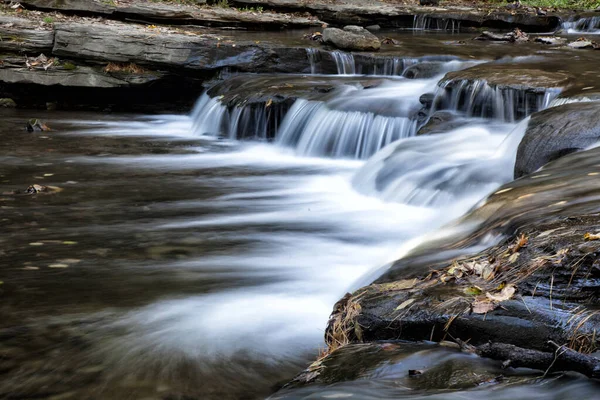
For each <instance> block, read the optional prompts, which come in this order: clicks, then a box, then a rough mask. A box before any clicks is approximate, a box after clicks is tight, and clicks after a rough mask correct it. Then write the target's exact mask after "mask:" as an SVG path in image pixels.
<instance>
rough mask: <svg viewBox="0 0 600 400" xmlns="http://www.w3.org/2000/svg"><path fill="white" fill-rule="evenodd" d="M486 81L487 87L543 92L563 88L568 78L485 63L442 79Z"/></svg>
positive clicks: (549, 72)
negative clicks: (548, 89)
mask: <svg viewBox="0 0 600 400" xmlns="http://www.w3.org/2000/svg"><path fill="white" fill-rule="evenodd" d="M481 80H483V81H486V82H487V84H488V85H490V86H494V87H498V88H503V89H505V88H509V89H517V90H527V91H530V92H543V91H545V89H547V88H560V87H565V86H566V85H567V84H568V83H569V81H570V78H569V76H568V75H567V74H566V73H562V72H554V71H545V70H543V69H539V68H534V67H529V66H519V65H507V64H501V63H498V64H496V63H486V64H481V65H477V66H474V67H471V68H467V69H463V70H460V71H454V72H449V73H447V74H446V76H445V77H444V81H445V82H457V83H458V82H459V81H469V82H475V81H481Z"/></svg>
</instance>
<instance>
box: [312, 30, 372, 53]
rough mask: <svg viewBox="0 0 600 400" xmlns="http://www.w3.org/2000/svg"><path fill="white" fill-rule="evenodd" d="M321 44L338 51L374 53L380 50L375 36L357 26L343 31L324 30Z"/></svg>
mask: <svg viewBox="0 0 600 400" xmlns="http://www.w3.org/2000/svg"><path fill="white" fill-rule="evenodd" d="M323 42H324V43H327V44H331V45H333V46H335V47H337V48H338V49H342V50H350V51H374V50H379V49H380V48H381V42H380V41H379V39H378V38H377V36H375V35H373V34H372V33H371V32H369V31H368V30H366V29H364V28H361V27H359V26H353V25H350V26H346V27H344V29H343V30H342V29H338V28H326V29H325V30H324V31H323Z"/></svg>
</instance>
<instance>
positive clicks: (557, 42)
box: [534, 36, 567, 45]
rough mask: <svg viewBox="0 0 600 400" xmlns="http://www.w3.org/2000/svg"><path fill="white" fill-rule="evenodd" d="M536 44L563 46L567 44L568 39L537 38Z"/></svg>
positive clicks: (553, 37)
mask: <svg viewBox="0 0 600 400" xmlns="http://www.w3.org/2000/svg"><path fill="white" fill-rule="evenodd" d="M534 41H535V42H538V43H543V44H550V45H561V44H565V43H566V42H567V38H562V37H555V36H540V37H536V38H535V40H534Z"/></svg>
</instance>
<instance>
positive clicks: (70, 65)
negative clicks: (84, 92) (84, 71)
mask: <svg viewBox="0 0 600 400" xmlns="http://www.w3.org/2000/svg"><path fill="white" fill-rule="evenodd" d="M62 67H63V68H64V69H66V70H67V71H73V70H74V69H77V65H75V64H73V63H70V62H68V61H67V62H65V63H63V65H62Z"/></svg>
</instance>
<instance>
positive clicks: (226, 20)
mask: <svg viewBox="0 0 600 400" xmlns="http://www.w3.org/2000/svg"><path fill="white" fill-rule="evenodd" d="M21 4H22V5H24V6H26V7H28V8H34V9H40V10H47V11H50V10H58V11H62V12H67V13H83V14H92V15H98V16H103V17H109V18H112V19H118V20H128V19H137V20H142V21H148V22H157V23H176V24H182V23H188V24H193V25H209V26H243V27H249V26H252V27H255V28H256V27H262V28H277V29H280V28H281V27H307V26H320V25H321V24H322V22H321V21H319V20H318V19H316V18H314V17H310V18H309V17H306V16H296V15H290V14H285V13H256V12H244V11H241V10H238V9H236V8H230V7H202V8H200V7H193V6H188V5H184V4H168V3H158V2H149V1H134V2H127V3H125V4H121V3H119V2H114V3H112V2H110V1H103V0H65V1H48V0H29V1H23V2H21Z"/></svg>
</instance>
